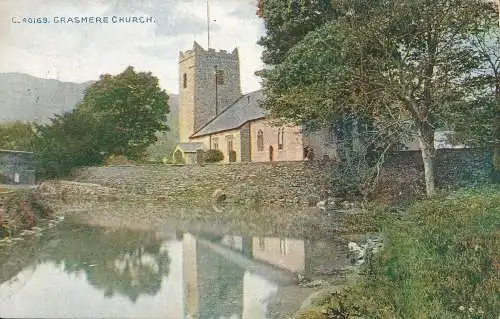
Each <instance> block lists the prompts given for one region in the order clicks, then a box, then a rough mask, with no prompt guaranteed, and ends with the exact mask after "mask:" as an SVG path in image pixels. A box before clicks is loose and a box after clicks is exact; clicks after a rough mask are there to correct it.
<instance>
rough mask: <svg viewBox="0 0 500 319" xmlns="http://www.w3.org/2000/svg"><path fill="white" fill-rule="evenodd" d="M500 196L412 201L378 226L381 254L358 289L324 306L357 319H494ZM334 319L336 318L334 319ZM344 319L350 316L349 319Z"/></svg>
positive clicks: (464, 194) (471, 193) (468, 193)
mask: <svg viewBox="0 0 500 319" xmlns="http://www.w3.org/2000/svg"><path fill="white" fill-rule="evenodd" d="M498 207H500V189H499V188H498V187H491V186H490V187H482V188H477V189H465V190H461V191H458V192H455V193H451V194H449V195H448V196H443V197H442V198H436V199H433V200H425V201H420V202H416V203H415V204H413V205H412V206H410V207H409V208H408V209H407V210H406V212H405V214H403V215H400V216H399V218H394V219H386V220H385V222H384V223H383V233H384V236H385V237H384V238H385V239H384V250H383V251H382V252H381V253H379V254H376V255H374V256H372V258H371V259H370V260H369V262H368V263H367V264H366V265H365V268H364V275H363V276H362V277H361V281H360V283H359V284H358V285H357V286H355V287H354V288H352V289H351V290H348V291H346V292H344V293H343V294H341V295H331V296H329V298H326V300H325V301H324V302H323V304H322V305H323V307H324V308H326V309H328V311H331V310H333V309H337V310H338V309H339V305H342V307H343V308H342V309H343V312H344V313H345V314H348V315H350V316H353V315H358V316H361V317H362V318H496V317H497V316H498V309H500V300H499V299H498V290H499V289H500V286H499V285H500V272H499V270H500V269H499V267H500V263H499V262H500V253H499V252H500V233H499V232H498V229H500V215H499V214H498ZM333 318H335V317H333ZM347 318H350V317H347Z"/></svg>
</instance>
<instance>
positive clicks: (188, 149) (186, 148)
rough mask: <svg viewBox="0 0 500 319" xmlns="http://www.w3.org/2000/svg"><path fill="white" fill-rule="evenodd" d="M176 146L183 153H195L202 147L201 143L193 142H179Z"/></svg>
mask: <svg viewBox="0 0 500 319" xmlns="http://www.w3.org/2000/svg"><path fill="white" fill-rule="evenodd" d="M177 148H180V149H181V151H183V152H184V153H196V151H197V150H202V149H203V143H201V142H193V143H179V144H177Z"/></svg>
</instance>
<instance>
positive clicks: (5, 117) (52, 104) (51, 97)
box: [0, 73, 179, 158]
mask: <svg viewBox="0 0 500 319" xmlns="http://www.w3.org/2000/svg"><path fill="white" fill-rule="evenodd" d="M90 84H92V81H89V82H85V83H73V82H61V81H58V80H54V79H41V78H37V77H34V76H31V75H28V74H23V73H0V123H2V122H10V121H23V122H24V121H37V122H39V123H47V122H48V120H49V118H50V117H52V116H53V115H54V114H62V113H64V112H67V111H71V110H72V109H73V108H74V107H75V106H76V104H78V102H80V101H81V99H82V98H83V95H84V91H85V89H86V88H87V87H88V86H89V85H90ZM169 104H170V113H169V115H168V120H167V125H168V126H169V127H170V128H171V131H169V132H167V133H164V134H160V136H159V137H160V141H158V143H157V144H158V145H156V147H154V149H155V153H158V155H157V156H155V157H156V158H158V157H159V156H160V155H163V154H164V153H166V152H169V151H170V149H171V148H173V147H174V146H175V144H176V143H177V141H178V114H179V113H178V112H179V97H178V95H176V94H170V101H169ZM152 149H153V148H152ZM163 156H164V155H163Z"/></svg>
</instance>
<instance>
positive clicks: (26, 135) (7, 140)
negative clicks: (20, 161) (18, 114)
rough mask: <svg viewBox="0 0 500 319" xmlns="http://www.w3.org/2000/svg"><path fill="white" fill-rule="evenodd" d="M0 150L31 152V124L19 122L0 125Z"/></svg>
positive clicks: (32, 134) (32, 135)
mask: <svg viewBox="0 0 500 319" xmlns="http://www.w3.org/2000/svg"><path fill="white" fill-rule="evenodd" d="M0 136H1V137H2V138H1V139H0V149H7V150H14V151H31V150H32V141H33V137H34V133H33V128H32V124H31V123H23V122H21V121H16V122H11V123H5V124H1V125H0Z"/></svg>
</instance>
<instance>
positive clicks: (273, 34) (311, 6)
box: [257, 0, 334, 65]
mask: <svg viewBox="0 0 500 319" xmlns="http://www.w3.org/2000/svg"><path fill="white" fill-rule="evenodd" d="M258 7H259V11H258V13H257V14H258V15H259V16H260V17H261V18H263V19H264V23H265V26H266V35H265V36H263V37H262V38H261V39H260V40H259V42H258V43H259V44H260V45H262V46H263V47H264V48H265V49H264V52H263V54H262V60H263V62H264V63H266V64H270V65H276V64H279V63H280V62H281V61H282V60H283V58H284V57H285V56H286V54H287V52H288V50H290V48H292V47H293V46H294V45H295V44H297V43H298V42H299V41H300V40H301V39H302V38H303V37H304V36H305V35H306V34H307V33H308V32H309V31H312V30H314V29H316V28H317V27H318V26H320V25H322V24H324V23H325V21H327V20H328V19H329V18H331V17H332V16H333V14H334V11H333V7H332V6H331V1H330V0H320V1H310V0H309V1H298V0H285V1H283V0H260V1H259V4H258Z"/></svg>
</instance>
